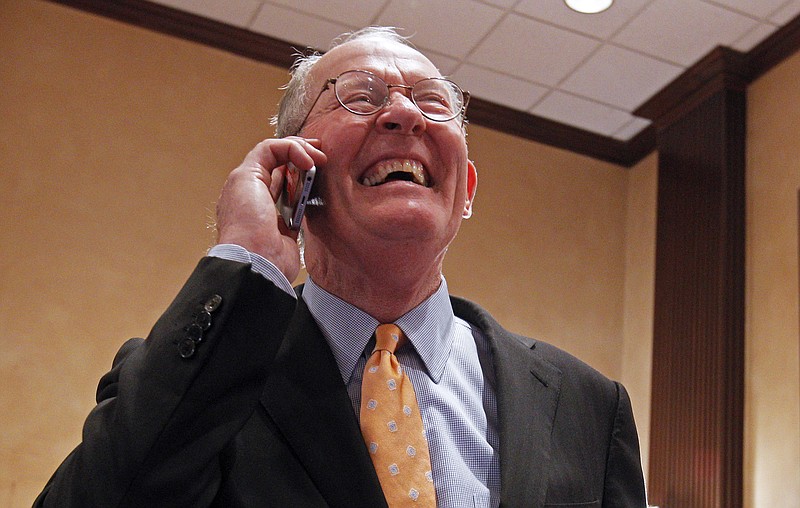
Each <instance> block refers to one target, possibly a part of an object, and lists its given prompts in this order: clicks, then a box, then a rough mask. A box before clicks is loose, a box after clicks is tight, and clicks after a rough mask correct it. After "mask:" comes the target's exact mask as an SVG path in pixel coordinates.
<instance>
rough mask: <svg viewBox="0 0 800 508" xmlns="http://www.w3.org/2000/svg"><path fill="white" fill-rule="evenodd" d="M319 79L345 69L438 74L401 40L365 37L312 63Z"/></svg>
mask: <svg viewBox="0 0 800 508" xmlns="http://www.w3.org/2000/svg"><path fill="white" fill-rule="evenodd" d="M314 67H315V69H314V74H315V75H316V77H317V78H318V79H323V80H324V79H327V78H330V77H334V76H337V75H339V74H341V73H342V72H344V71H348V70H354V69H358V70H370V71H378V72H379V73H380V72H382V71H386V72H390V73H391V72H398V73H400V74H402V75H403V76H416V77H418V78H426V77H431V76H438V75H439V71H438V69H437V68H436V66H434V65H433V63H431V61H430V60H428V58H427V57H425V55H423V54H422V53H420V52H419V51H417V50H416V49H414V48H412V47H410V46H407V45H405V44H402V43H400V42H395V41H390V40H386V39H379V38H366V39H361V40H357V41H352V42H348V43H345V44H342V45H341V46H337V47H335V48H333V49H332V50H330V51H329V52H328V53H326V54H325V55H323V56H322V58H321V59H320V61H319V62H318V63H317V65H315V66H314Z"/></svg>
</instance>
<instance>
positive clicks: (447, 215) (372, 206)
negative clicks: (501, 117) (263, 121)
mask: <svg viewBox="0 0 800 508" xmlns="http://www.w3.org/2000/svg"><path fill="white" fill-rule="evenodd" d="M348 70H366V71H370V72H372V73H374V74H376V75H377V76H378V77H380V78H381V79H383V80H384V81H386V83H388V84H404V85H413V84H414V83H416V82H417V81H419V80H420V79H423V78H427V77H433V76H439V73H438V71H437V70H436V68H435V67H434V65H433V64H432V63H431V62H430V61H429V60H428V59H426V58H425V57H424V56H423V55H422V54H420V53H419V52H417V51H415V50H413V49H412V48H409V47H407V46H404V45H402V44H399V43H391V42H387V41H384V40H372V39H367V40H361V41H356V42H351V43H347V44H345V45H342V46H339V47H337V48H335V49H333V50H331V51H330V52H329V53H327V54H326V55H325V56H324V57H323V58H322V59H321V60H320V61H319V62H318V63H317V64H316V65H315V67H314V69H313V71H312V88H311V90H312V93H315V92H317V91H318V90H320V89H321V88H322V85H323V83H324V82H325V80H326V79H328V78H332V77H336V76H338V75H339V74H341V73H342V72H344V71H348ZM301 135H302V136H303V137H306V138H317V139H319V140H321V143H322V151H323V152H325V154H326V155H327V156H328V163H327V164H326V165H325V167H323V168H319V169H318V172H317V178H318V182H317V184H318V185H319V187H318V189H317V191H318V192H319V194H320V195H321V196H322V198H323V199H324V202H325V205H324V206H323V207H321V208H314V209H312V210H310V211H309V212H308V216H307V217H308V221H307V224H306V234H307V238H309V239H310V242H309V246H310V245H311V242H313V239H314V238H316V239H319V240H320V241H322V242H323V243H324V244H325V245H326V248H327V249H329V250H331V251H334V255H336V254H335V253H336V251H340V252H342V253H343V255H347V254H346V253H347V252H351V253H352V252H354V249H365V248H370V246H372V245H378V243H376V242H384V241H387V240H388V241H394V242H396V241H405V242H409V243H411V242H413V243H414V244H416V245H420V242H425V246H426V247H429V248H431V249H436V250H438V252H441V254H443V253H444V251H445V249H446V248H447V245H449V243H450V242H451V241H452V240H453V238H454V237H455V235H456V233H457V231H458V228H459V226H460V223H461V220H462V216H463V215H464V213H465V212H466V211H469V210H470V207H471V204H472V197H473V195H474V191H475V186H476V181H477V175H476V173H475V168H474V166H473V165H472V163H471V162H469V160H468V159H467V146H466V140H465V137H464V133H463V131H462V128H461V120H460V118H456V119H454V120H450V121H447V122H435V121H432V120H428V119H427V118H425V117H424V116H423V115H422V113H421V112H420V111H419V110H418V109H417V107H416V106H415V105H414V103H413V102H412V101H411V99H410V97H409V92H408V91H407V90H404V89H401V88H391V89H390V96H389V103H388V104H387V105H386V106H385V107H384V108H383V109H382V110H381V111H379V112H378V113H376V114H373V115H369V116H359V115H356V114H353V113H351V112H349V111H347V110H345V109H344V108H343V107H341V105H340V104H339V103H338V102H337V100H336V96H335V94H334V90H333V87H330V88H329V89H328V90H327V91H325V92H324V93H322V95H321V96H320V98H319V101H318V102H317V104H316V105H315V106H314V108H313V110H312V111H311V113H310V115H309V117H308V120H307V121H306V124H305V127H304V128H303V131H302V132H301ZM397 170H403V171H413V172H416V173H417V175H416V179H412V180H411V181H408V180H406V179H394V178H393V177H391V176H390V177H388V178H386V175H387V173H392V172H395V171H397ZM415 180H416V181H415ZM420 182H421V183H420ZM317 184H315V185H317Z"/></svg>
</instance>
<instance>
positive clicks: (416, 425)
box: [361, 324, 436, 508]
mask: <svg viewBox="0 0 800 508" xmlns="http://www.w3.org/2000/svg"><path fill="white" fill-rule="evenodd" d="M405 340H406V336H405V335H404V334H403V332H402V330H400V328H398V327H397V325H393V324H387V325H380V326H379V327H378V329H377V330H376V331H375V349H374V350H373V351H372V356H370V358H369V360H367V364H366V366H365V367H364V380H363V381H362V384H361V433H362V434H363V435H364V441H366V443H367V447H368V448H369V452H370V456H371V457H372V463H373V465H374V466H375V471H376V472H377V473H378V478H379V479H380V481H381V487H382V488H383V494H384V496H386V501H387V502H388V503H389V506H390V507H392V508H395V507H401V506H426V507H431V508H433V507H435V506H436V492H435V491H434V488H433V476H432V475H431V459H430V455H429V454H428V442H427V441H426V440H425V434H424V430H423V428H422V417H421V416H420V414H419V406H418V405H417V397H416V395H415V394H414V386H413V385H412V384H411V379H409V378H408V376H407V375H406V373H405V372H404V371H403V369H402V367H401V366H400V363H399V362H398V361H397V357H396V356H395V355H394V352H395V350H396V349H397V348H398V347H399V346H400V345H401V344H402V343H403V342H404V341H405Z"/></svg>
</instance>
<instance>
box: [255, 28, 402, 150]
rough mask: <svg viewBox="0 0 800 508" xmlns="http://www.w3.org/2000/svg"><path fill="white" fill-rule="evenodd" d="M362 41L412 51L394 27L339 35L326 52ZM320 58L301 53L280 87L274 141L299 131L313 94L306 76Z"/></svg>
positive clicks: (368, 29) (314, 54)
mask: <svg viewBox="0 0 800 508" xmlns="http://www.w3.org/2000/svg"><path fill="white" fill-rule="evenodd" d="M364 39H380V40H384V41H389V42H399V43H400V44H404V45H406V46H409V47H411V48H413V47H414V46H413V45H412V44H411V42H409V40H408V38H407V37H404V36H402V35H400V34H399V33H397V30H396V29H395V28H393V27H384V26H370V27H367V28H362V29H360V30H356V31H355V32H348V33H345V34H342V35H340V36H339V37H337V38H336V39H334V40H333V42H332V43H331V46H330V48H329V51H330V50H331V49H333V48H335V47H337V46H341V45H343V44H346V43H348V42H354V41H360V40H364ZM415 49H416V48H415ZM320 58H322V54H321V53H319V52H316V51H314V52H312V53H311V54H308V55H306V54H302V53H301V54H299V55H298V57H297V59H296V60H295V62H294V64H293V65H292V68H291V69H290V70H289V72H290V73H291V75H292V77H291V79H290V80H289V83H287V84H286V85H285V86H284V87H283V89H284V90H286V92H285V93H284V94H283V97H282V98H281V101H280V103H279V105H278V114H277V115H275V116H274V117H272V119H271V120H270V123H271V124H272V125H274V126H275V136H276V137H279V138H283V137H286V136H293V135H295V134H297V133H298V131H299V130H300V127H302V125H301V123H302V121H303V119H304V118H305V117H306V114H308V107H309V102H310V101H311V95H310V93H313V92H314V91H310V90H309V86H310V85H311V80H310V79H309V75H310V74H311V69H312V68H313V67H314V65H315V64H316V63H317V62H318V61H319V59H320Z"/></svg>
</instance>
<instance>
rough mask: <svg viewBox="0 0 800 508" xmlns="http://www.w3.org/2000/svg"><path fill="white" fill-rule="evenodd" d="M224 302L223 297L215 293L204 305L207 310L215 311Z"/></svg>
mask: <svg viewBox="0 0 800 508" xmlns="http://www.w3.org/2000/svg"><path fill="white" fill-rule="evenodd" d="M221 303H222V297H221V296H219V295H214V296H212V297H211V298H209V299H208V301H207V302H206V303H205V305H203V308H204V309H205V310H206V311H207V312H214V311H215V310H217V309H218V308H219V305H220V304H221Z"/></svg>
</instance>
